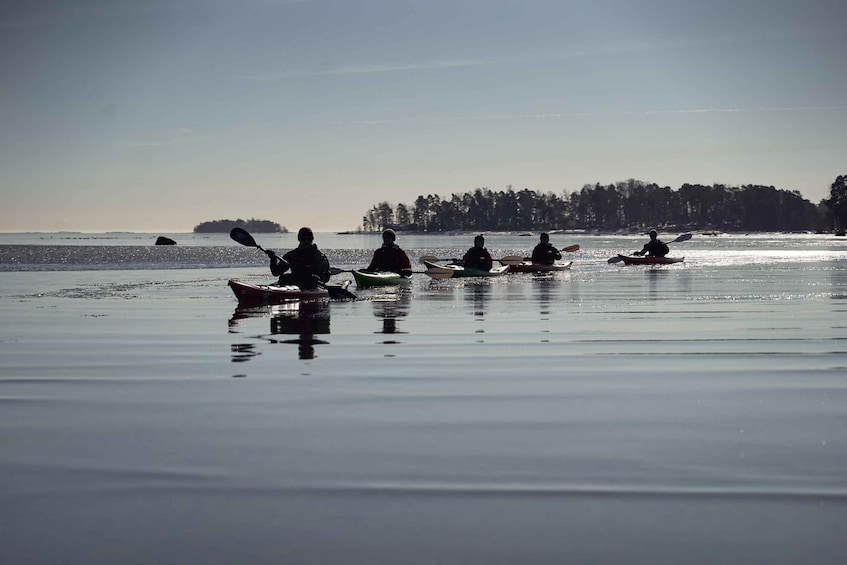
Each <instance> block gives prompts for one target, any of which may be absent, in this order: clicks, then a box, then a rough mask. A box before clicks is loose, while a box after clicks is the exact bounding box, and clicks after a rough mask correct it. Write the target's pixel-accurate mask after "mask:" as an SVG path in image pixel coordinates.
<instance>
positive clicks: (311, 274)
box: [267, 227, 329, 288]
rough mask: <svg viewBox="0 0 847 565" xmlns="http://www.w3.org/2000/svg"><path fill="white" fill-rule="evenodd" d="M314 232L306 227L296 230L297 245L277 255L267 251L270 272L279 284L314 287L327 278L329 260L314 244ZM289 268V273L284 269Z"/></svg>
mask: <svg viewBox="0 0 847 565" xmlns="http://www.w3.org/2000/svg"><path fill="white" fill-rule="evenodd" d="M314 240H315V234H314V233H312V230H311V229H310V228H307V227H303V228H300V231H298V232H297V241H298V242H300V243H299V245H298V246H297V247H295V248H294V249H292V250H291V251H289V252H288V253H286V254H285V255H283V256H282V257H279V256H277V254H276V253H274V252H273V251H268V252H267V254H268V257H270V259H271V273H273V274H274V275H277V276H278V277H279V284H281V285H288V284H296V285H297V286H299V287H300V288H315V287H317V286H320V285H321V283H325V282H327V281H328V280H329V260H328V259H327V258H326V255H324V254H323V253H322V252H321V251H320V250H319V249H318V246H317V245H315V244H314ZM289 269H290V270H291V272H290V273H286V271H288V270H289Z"/></svg>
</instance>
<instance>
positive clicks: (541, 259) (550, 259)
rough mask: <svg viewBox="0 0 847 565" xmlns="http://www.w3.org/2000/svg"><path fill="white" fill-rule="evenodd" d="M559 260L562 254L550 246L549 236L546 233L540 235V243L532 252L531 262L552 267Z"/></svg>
mask: <svg viewBox="0 0 847 565" xmlns="http://www.w3.org/2000/svg"><path fill="white" fill-rule="evenodd" d="M561 258H562V254H561V253H560V252H559V250H558V249H556V248H555V247H553V246H552V245H550V236H549V235H547V234H546V233H542V234H541V241H540V242H539V243H538V245H536V246H535V248H534V249H533V250H532V262H533V263H541V264H544V265H552V264H553V263H555V262H556V259H561Z"/></svg>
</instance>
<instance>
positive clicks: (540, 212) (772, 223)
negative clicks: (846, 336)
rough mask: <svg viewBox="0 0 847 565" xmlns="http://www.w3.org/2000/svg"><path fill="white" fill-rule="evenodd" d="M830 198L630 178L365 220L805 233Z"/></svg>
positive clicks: (421, 227)
mask: <svg viewBox="0 0 847 565" xmlns="http://www.w3.org/2000/svg"><path fill="white" fill-rule="evenodd" d="M826 202H827V201H821V203H820V204H817V205H815V204H812V203H811V202H809V201H808V200H806V199H805V198H803V197H802V196H801V195H800V193H799V192H797V191H796V190H793V191H788V190H781V189H777V188H774V187H772V186H760V185H745V186H741V187H730V186H725V185H722V184H714V185H712V186H704V185H699V184H684V185H682V186H681V187H680V188H679V189H677V190H673V189H671V188H670V187H661V186H659V185H657V184H655V183H646V182H642V181H638V180H634V179H630V180H627V181H623V182H618V183H616V184H608V185H602V184H599V183H598V184H594V185H585V186H583V187H582V190H580V191H579V192H571V193H568V192H565V193H563V195H561V196H558V195H556V194H553V193H552V192H546V193H542V192H539V191H535V190H530V189H527V188H525V189H522V190H518V191H515V190H513V189H512V187H511V186H508V187H506V190H500V191H493V190H489V189H487V188H477V189H476V190H474V191H473V192H466V193H464V194H453V195H452V196H451V197H450V198H441V197H440V196H438V195H437V194H434V195H433V194H430V195H427V196H418V197H417V199H416V200H415V201H414V203H412V204H397V206H392V205H391V204H389V203H388V202H381V203H379V204H377V205H375V206H373V207H372V208H371V209H370V210H368V211H367V213H366V214H365V216H364V217H363V218H362V229H363V230H364V231H377V230H381V229H383V228H385V227H389V226H391V227H395V228H398V229H408V230H417V231H430V232H433V231H452V230H463V231H479V232H483V231H522V230H527V231H528V230H535V231H538V230H553V229H586V230H598V231H619V230H641V229H645V228H652V227H678V228H680V229H706V228H708V229H720V230H726V231H804V230H825V229H831V227H832V212H831V211H830V209H829V207H828V206H827V205H826Z"/></svg>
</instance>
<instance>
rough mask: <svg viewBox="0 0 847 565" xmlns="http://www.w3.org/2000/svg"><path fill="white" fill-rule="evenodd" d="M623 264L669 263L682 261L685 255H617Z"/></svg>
mask: <svg viewBox="0 0 847 565" xmlns="http://www.w3.org/2000/svg"><path fill="white" fill-rule="evenodd" d="M618 257H619V258H620V260H621V261H623V264H624V265H671V264H673V263H682V262H683V261H685V257H650V256H649V255H648V256H646V257H634V256H631V255H620V254H619V255H618Z"/></svg>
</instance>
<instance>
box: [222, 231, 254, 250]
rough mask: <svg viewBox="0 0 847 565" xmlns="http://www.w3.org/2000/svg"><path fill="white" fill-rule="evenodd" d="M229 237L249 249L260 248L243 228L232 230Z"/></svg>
mask: <svg viewBox="0 0 847 565" xmlns="http://www.w3.org/2000/svg"><path fill="white" fill-rule="evenodd" d="M229 237H231V238H232V239H234V240H235V241H237V242H238V243H240V244H241V245H246V246H247V247H259V245H258V244H257V243H256V240H255V239H253V236H252V235H250V234H249V233H248V232H247V230H243V229H241V228H232V231H231V232H229Z"/></svg>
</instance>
